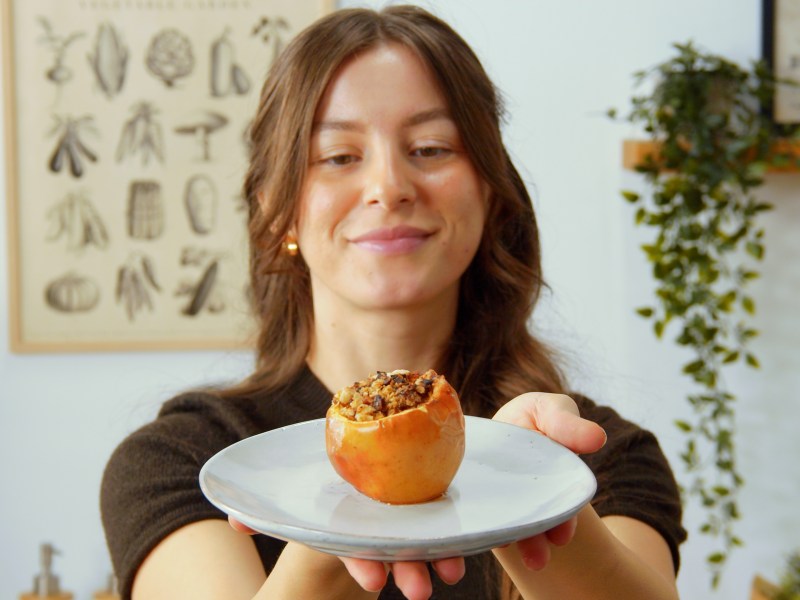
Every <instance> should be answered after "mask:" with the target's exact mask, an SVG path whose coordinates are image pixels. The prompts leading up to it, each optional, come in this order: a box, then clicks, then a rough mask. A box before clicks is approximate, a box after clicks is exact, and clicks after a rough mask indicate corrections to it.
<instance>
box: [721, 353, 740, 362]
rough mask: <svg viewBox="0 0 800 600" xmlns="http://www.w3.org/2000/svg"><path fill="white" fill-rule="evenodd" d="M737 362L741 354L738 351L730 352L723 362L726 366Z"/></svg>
mask: <svg viewBox="0 0 800 600" xmlns="http://www.w3.org/2000/svg"><path fill="white" fill-rule="evenodd" d="M737 360H739V352H738V351H733V352H729V353H728V355H727V356H726V357H725V358H724V359H723V361H722V362H723V363H724V364H728V363H732V362H736V361H737Z"/></svg>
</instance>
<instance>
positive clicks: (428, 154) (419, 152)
mask: <svg viewBox="0 0 800 600" xmlns="http://www.w3.org/2000/svg"><path fill="white" fill-rule="evenodd" d="M446 152H447V150H446V149H445V148H437V147H436V146H423V147H422V148H417V149H416V150H414V151H413V152H412V154H413V155H414V156H418V157H420V158H436V157H438V156H442V155H443V154H445V153H446Z"/></svg>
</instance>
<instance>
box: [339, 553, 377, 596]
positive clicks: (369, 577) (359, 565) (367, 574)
mask: <svg viewBox="0 0 800 600" xmlns="http://www.w3.org/2000/svg"><path fill="white" fill-rule="evenodd" d="M340 558H341V560H342V562H343V563H344V566H345V568H346V569H347V572H348V573H350V576H351V577H352V578H353V579H355V580H356V583H357V584H358V585H360V586H361V587H362V588H364V589H365V590H367V591H368V592H379V591H380V590H382V589H383V586H384V585H386V575H387V573H388V568H387V567H386V565H385V564H383V563H382V562H379V561H376V560H366V559H363V558H347V557H340Z"/></svg>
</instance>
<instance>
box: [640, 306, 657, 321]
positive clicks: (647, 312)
mask: <svg viewBox="0 0 800 600" xmlns="http://www.w3.org/2000/svg"><path fill="white" fill-rule="evenodd" d="M636 312H637V313H638V314H639V315H641V316H643V317H644V318H646V319H647V318H649V317H652V316H653V312H654V311H653V309H652V308H649V307H647V306H643V307H641V308H637V309H636Z"/></svg>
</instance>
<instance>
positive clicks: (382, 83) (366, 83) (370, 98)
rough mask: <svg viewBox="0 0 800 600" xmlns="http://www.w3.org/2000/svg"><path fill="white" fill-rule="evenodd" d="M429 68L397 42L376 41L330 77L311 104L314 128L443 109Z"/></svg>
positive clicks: (445, 108) (444, 110) (442, 101)
mask: <svg viewBox="0 0 800 600" xmlns="http://www.w3.org/2000/svg"><path fill="white" fill-rule="evenodd" d="M447 109H448V106H447V101H446V99H445V97H444V95H443V94H442V93H441V91H440V88H439V82H438V81H437V80H436V78H435V77H434V75H433V73H432V71H431V69H430V67H429V66H428V65H427V64H426V63H425V62H424V61H423V60H422V59H421V58H420V57H419V55H418V54H417V53H416V52H414V51H413V50H411V49H410V48H408V47H407V46H404V45H402V44H399V43H382V44H380V45H378V46H374V47H372V48H370V49H369V50H366V51H364V52H361V53H359V54H357V55H355V56H353V57H351V58H349V59H348V60H347V61H346V62H344V63H343V64H342V65H341V66H340V67H339V68H338V69H337V70H336V72H335V73H334V74H333V76H332V77H331V80H330V82H329V83H328V85H327V86H326V88H325V91H324V93H323V95H322V97H321V99H320V102H319V104H318V105H317V110H316V113H315V119H314V120H315V125H317V124H319V123H321V122H324V121H338V122H348V123H353V122H357V121H359V120H360V119H363V118H364V116H365V111H366V112H369V113H371V114H389V113H397V112H398V111H399V112H406V113H421V112H431V111H435V112H436V113H437V114H436V116H442V115H443V114H446V113H447V112H448V111H447Z"/></svg>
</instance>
